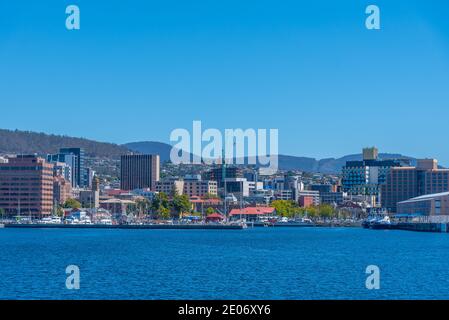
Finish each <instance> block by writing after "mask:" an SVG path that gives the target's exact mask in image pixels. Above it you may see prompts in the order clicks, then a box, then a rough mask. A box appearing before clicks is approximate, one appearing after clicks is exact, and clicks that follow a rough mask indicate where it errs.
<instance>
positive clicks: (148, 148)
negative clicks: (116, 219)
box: [0, 129, 416, 173]
mask: <svg viewBox="0 0 449 320" xmlns="http://www.w3.org/2000/svg"><path fill="white" fill-rule="evenodd" d="M61 147H81V148H84V149H85V151H86V155H87V156H89V157H100V158H110V159H118V158H120V156H121V155H123V154H127V153H130V152H136V153H146V154H159V155H160V157H161V161H162V162H164V161H168V160H170V151H171V149H172V146H171V145H169V144H167V143H162V142H155V141H142V142H132V143H127V144H124V145H117V144H113V143H105V142H97V141H93V140H88V139H84V138H74V137H68V136H60V135H52V134H45V133H37V132H30V131H19V130H4V129H0V153H6V154H7V153H16V154H34V153H37V154H47V153H55V152H57V151H58V150H59V148H61ZM379 157H380V158H381V159H398V158H407V159H411V161H412V164H415V163H416V159H414V158H412V157H407V156H402V155H400V154H388V153H382V154H380V155H379ZM361 159H362V155H361V154H353V155H347V156H344V157H341V158H336V159H335V158H329V159H321V160H317V159H315V158H308V157H297V156H287V155H279V168H280V169H281V170H301V171H307V172H322V173H340V172H341V168H342V167H343V166H344V165H345V163H346V161H353V160H361ZM246 162H247V159H246V161H245V163H246Z"/></svg>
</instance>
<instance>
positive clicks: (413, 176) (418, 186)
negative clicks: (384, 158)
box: [382, 159, 449, 212]
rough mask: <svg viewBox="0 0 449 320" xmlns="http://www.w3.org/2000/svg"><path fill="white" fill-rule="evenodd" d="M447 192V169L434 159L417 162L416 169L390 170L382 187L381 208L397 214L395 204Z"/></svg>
mask: <svg viewBox="0 0 449 320" xmlns="http://www.w3.org/2000/svg"><path fill="white" fill-rule="evenodd" d="M446 191H449V169H438V164H437V161H436V160H435V159H424V160H418V164H417V166H416V167H402V168H396V167H395V168H391V170H390V172H389V174H388V175H387V179H386V182H385V184H384V185H383V186H382V207H384V208H387V209H388V210H389V211H390V212H397V203H398V202H402V201H405V200H408V199H411V198H415V197H418V196H422V195H426V194H434V193H440V192H446Z"/></svg>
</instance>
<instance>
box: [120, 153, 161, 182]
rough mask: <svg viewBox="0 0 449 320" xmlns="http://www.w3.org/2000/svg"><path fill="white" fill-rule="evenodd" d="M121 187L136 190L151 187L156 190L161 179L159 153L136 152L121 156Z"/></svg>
mask: <svg viewBox="0 0 449 320" xmlns="http://www.w3.org/2000/svg"><path fill="white" fill-rule="evenodd" d="M120 162H121V168H120V188H121V189H123V190H134V189H144V188H150V189H151V190H155V188H156V182H157V181H159V174H160V158H159V155H149V154H141V155H140V154H139V155H137V154H134V155H123V156H122V157H121V161H120Z"/></svg>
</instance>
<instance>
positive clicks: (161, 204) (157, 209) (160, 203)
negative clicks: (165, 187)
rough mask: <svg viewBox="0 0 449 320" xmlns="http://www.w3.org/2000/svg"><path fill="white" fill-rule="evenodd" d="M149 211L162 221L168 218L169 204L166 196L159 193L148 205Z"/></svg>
mask: <svg viewBox="0 0 449 320" xmlns="http://www.w3.org/2000/svg"><path fill="white" fill-rule="evenodd" d="M150 209H151V211H152V212H153V213H156V214H157V215H158V216H159V217H161V218H163V219H168V218H170V203H169V200H168V196H167V195H166V194H165V193H163V192H160V193H158V194H157V195H156V196H155V197H154V199H153V201H152V202H151V204H150Z"/></svg>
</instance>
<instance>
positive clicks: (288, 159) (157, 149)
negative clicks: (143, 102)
mask: <svg viewBox="0 0 449 320" xmlns="http://www.w3.org/2000/svg"><path fill="white" fill-rule="evenodd" d="M123 146H124V147H126V148H128V149H130V150H131V151H133V152H139V153H148V154H159V155H160V157H161V161H168V160H170V151H171V148H172V147H171V146H170V145H169V144H166V143H161V142H154V141H142V142H133V143H127V144H125V145H123ZM379 158H380V159H399V158H405V159H410V160H411V162H412V164H414V163H415V162H416V159H414V158H412V157H407V156H403V155H401V154H389V153H381V154H379ZM356 160H362V154H352V155H347V156H344V157H341V158H337V159H335V158H329V159H321V160H317V159H315V158H308V157H297V156H286V155H279V169H281V170H301V171H307V172H322V173H340V172H341V168H342V167H343V166H344V165H345V164H346V161H356ZM245 162H246V161H245Z"/></svg>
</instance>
